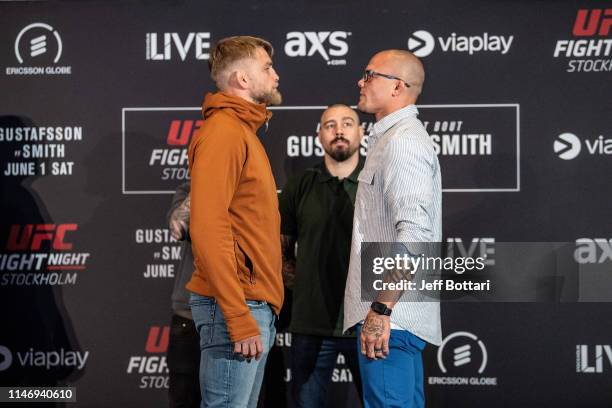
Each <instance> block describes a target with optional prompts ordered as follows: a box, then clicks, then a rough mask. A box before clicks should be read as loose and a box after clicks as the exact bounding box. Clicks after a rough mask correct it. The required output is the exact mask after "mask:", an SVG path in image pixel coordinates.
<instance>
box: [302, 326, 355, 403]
mask: <svg viewBox="0 0 612 408" xmlns="http://www.w3.org/2000/svg"><path fill="white" fill-rule="evenodd" d="M338 353H342V355H344V358H345V360H346V365H347V366H348V367H349V368H350V370H351V373H352V374H353V382H354V383H355V386H356V387H357V393H358V394H359V395H361V380H360V376H359V363H358V360H357V349H356V348H355V339H354V338H352V337H345V338H342V337H322V336H309V335H305V334H297V333H296V334H292V336H291V374H292V375H291V376H292V381H291V382H292V384H291V396H292V400H293V401H292V402H293V406H295V407H299V408H320V407H324V406H325V401H326V397H327V390H328V388H329V384H330V383H331V380H332V373H333V371H334V367H336V361H337V360H338Z"/></svg>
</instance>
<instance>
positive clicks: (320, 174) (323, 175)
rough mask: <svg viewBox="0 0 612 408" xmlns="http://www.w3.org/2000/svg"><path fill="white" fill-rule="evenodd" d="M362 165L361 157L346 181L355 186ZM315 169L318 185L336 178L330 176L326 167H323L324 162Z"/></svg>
mask: <svg viewBox="0 0 612 408" xmlns="http://www.w3.org/2000/svg"><path fill="white" fill-rule="evenodd" d="M363 164H364V159H363V157H360V158H359V162H358V163H357V167H355V170H353V172H352V173H351V174H349V176H348V177H347V178H346V179H347V180H350V181H352V182H353V183H355V184H357V183H358V182H359V181H358V180H357V177H358V176H359V173H360V172H361V169H363ZM316 168H317V179H318V180H319V183H325V182H328V181H329V180H331V179H333V178H336V176H332V175H331V173H330V172H329V170H327V167H326V166H325V162H324V161H322V162H321V163H319V164H318V165H317V166H316Z"/></svg>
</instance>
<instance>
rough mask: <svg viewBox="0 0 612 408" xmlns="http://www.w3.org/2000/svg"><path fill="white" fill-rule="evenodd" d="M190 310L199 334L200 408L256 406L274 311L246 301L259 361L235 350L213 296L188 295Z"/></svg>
mask: <svg viewBox="0 0 612 408" xmlns="http://www.w3.org/2000/svg"><path fill="white" fill-rule="evenodd" d="M190 304H191V313H192V314H193V320H194V322H195V324H196V329H197V331H198V333H199V334H200V351H201V352H200V392H201V393H202V404H201V407H202V408H217V407H223V408H242V407H245V408H246V407H248V408H255V407H256V406H257V399H258V397H259V390H260V388H261V383H262V380H263V374H264V368H265V365H266V359H267V357H268V352H269V351H270V348H271V347H272V345H273V344H274V337H275V335H276V329H275V328H274V313H272V309H270V306H269V305H268V304H267V303H266V302H260V301H255V300H247V305H248V306H249V309H250V310H251V314H252V315H253V317H254V318H255V320H256V321H257V325H258V326H259V332H260V335H261V342H262V345H263V347H264V352H263V354H262V356H261V358H260V359H259V361H257V360H255V359H254V358H253V359H251V360H250V361H248V360H246V359H244V358H243V357H241V356H240V355H238V354H235V353H234V344H233V343H232V341H231V339H230V336H229V332H228V331H227V325H226V323H225V319H224V317H223V313H222V312H221V308H220V307H219V305H218V304H217V302H216V301H215V299H213V298H210V297H206V296H200V295H196V294H193V293H192V294H191V299H190Z"/></svg>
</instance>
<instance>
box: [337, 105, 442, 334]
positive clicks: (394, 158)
mask: <svg viewBox="0 0 612 408" xmlns="http://www.w3.org/2000/svg"><path fill="white" fill-rule="evenodd" d="M417 114H418V110H417V108H416V106H414V105H409V106H406V107H405V108H403V109H400V110H397V111H395V112H393V113H391V114H389V115H387V116H385V117H384V118H382V119H381V120H380V121H378V122H376V124H375V125H374V129H373V132H372V134H371V135H370V137H369V140H368V156H367V158H366V162H365V165H364V168H363V170H362V171H361V173H360V175H359V177H358V180H359V186H358V189H357V197H356V201H355V215H354V219H353V238H352V243H351V258H350V264H349V272H348V276H347V282H346V289H345V294H344V330H347V329H349V328H351V327H353V326H354V325H355V324H357V323H359V322H361V321H363V320H364V319H365V317H366V315H367V313H368V311H369V310H370V304H371V301H372V300H373V299H370V301H362V296H361V244H362V243H363V242H404V243H410V242H440V240H441V239H442V187H441V180H440V164H439V163H438V157H437V155H436V153H435V151H434V145H433V142H432V140H431V138H430V137H429V135H428V134H427V131H426V130H425V127H424V126H423V124H422V123H421V121H420V120H418V119H417V117H416V116H417ZM403 299H404V298H402V300H400V301H399V302H398V303H397V304H396V305H395V306H394V308H393V313H392V314H391V324H392V328H400V329H404V330H408V331H410V332H411V333H413V334H414V335H416V336H418V337H420V338H422V339H423V340H425V341H427V342H429V343H432V344H436V345H439V344H440V343H441V342H442V330H441V326H440V303H439V302H437V301H431V302H409V301H404V300H403Z"/></svg>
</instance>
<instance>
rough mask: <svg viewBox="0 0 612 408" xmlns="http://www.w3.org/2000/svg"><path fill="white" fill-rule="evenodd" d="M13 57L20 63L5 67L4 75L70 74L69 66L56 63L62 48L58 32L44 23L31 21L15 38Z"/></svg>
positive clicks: (60, 56) (60, 55) (70, 68)
mask: <svg viewBox="0 0 612 408" xmlns="http://www.w3.org/2000/svg"><path fill="white" fill-rule="evenodd" d="M14 48H15V57H16V59H17V62H18V63H19V64H20V65H19V66H17V67H6V70H5V74H6V75H70V74H72V67H71V66H59V65H57V64H58V63H59V61H60V59H61V58H62V52H63V49H64V46H63V42H62V37H61V36H60V34H59V32H58V31H57V30H56V29H55V28H54V27H52V26H50V25H49V24H46V23H32V24H29V25H27V26H25V27H24V28H22V29H21V31H19V33H18V34H17V37H16V38H15V47H14Z"/></svg>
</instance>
